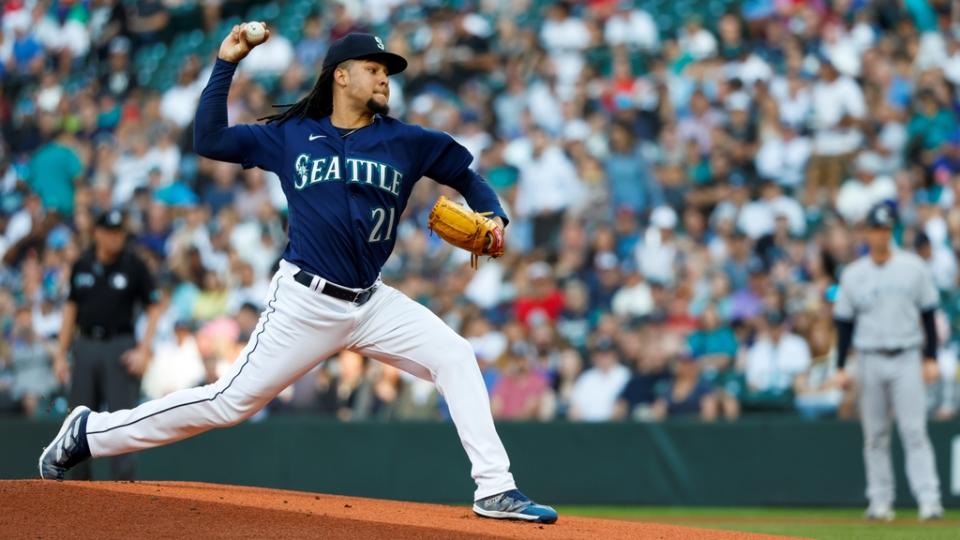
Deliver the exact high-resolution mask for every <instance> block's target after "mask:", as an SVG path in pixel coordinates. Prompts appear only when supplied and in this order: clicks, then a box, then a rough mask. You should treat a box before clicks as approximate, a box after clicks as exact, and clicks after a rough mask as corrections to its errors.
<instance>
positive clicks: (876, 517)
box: [863, 506, 896, 522]
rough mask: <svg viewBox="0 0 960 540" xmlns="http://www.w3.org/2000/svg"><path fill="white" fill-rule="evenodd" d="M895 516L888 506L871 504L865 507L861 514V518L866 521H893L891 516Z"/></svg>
mask: <svg viewBox="0 0 960 540" xmlns="http://www.w3.org/2000/svg"><path fill="white" fill-rule="evenodd" d="M894 517H896V514H894V512H893V510H892V509H890V507H889V506H885V507H881V506H877V507H874V506H871V507H870V508H867V511H866V512H864V514H863V519H865V520H867V521H886V522H890V521H893V518H894Z"/></svg>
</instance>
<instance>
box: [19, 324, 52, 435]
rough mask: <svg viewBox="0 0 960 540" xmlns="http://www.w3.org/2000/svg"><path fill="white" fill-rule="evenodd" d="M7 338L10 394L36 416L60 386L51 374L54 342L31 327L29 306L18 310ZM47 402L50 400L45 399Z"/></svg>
mask: <svg viewBox="0 0 960 540" xmlns="http://www.w3.org/2000/svg"><path fill="white" fill-rule="evenodd" d="M11 338H12V339H11V341H10V365H11V368H12V370H11V371H12V375H13V377H12V384H11V387H10V396H11V398H12V399H13V401H15V402H18V403H19V404H20V407H21V409H22V410H23V412H24V414H26V415H27V416H30V417H32V416H36V415H38V414H39V413H40V412H41V411H40V407H41V405H43V404H44V401H45V400H50V398H51V394H52V392H53V391H54V390H56V389H57V387H58V386H59V385H58V383H57V379H56V377H54V375H53V369H52V360H53V353H54V344H53V342H51V341H46V340H44V339H42V337H41V336H40V335H38V334H37V332H36V331H34V329H33V322H32V317H31V314H30V310H29V309H28V308H27V307H26V306H24V307H21V308H20V309H18V310H17V312H16V315H15V318H14V323H13V329H12V330H11ZM47 403H48V406H49V401H47Z"/></svg>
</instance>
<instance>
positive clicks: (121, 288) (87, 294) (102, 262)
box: [54, 210, 160, 480]
mask: <svg viewBox="0 0 960 540" xmlns="http://www.w3.org/2000/svg"><path fill="white" fill-rule="evenodd" d="M154 291H155V287H154V281H153V277H152V276H151V275H150V272H149V270H148V269H147V265H146V264H145V263H144V262H143V261H142V260H141V259H140V258H139V257H138V256H137V255H136V254H134V253H133V252H132V251H131V250H130V249H129V248H128V246H127V233H126V230H125V226H124V214H123V212H121V211H120V210H110V211H108V212H105V213H104V214H102V215H100V216H99V217H98V218H97V221H96V226H95V228H94V233H93V247H92V248H91V249H89V250H87V251H86V252H85V253H84V254H83V255H81V256H80V258H79V259H78V260H77V261H76V262H75V263H74V264H73V268H72V271H71V273H70V294H69V296H68V297H67V303H66V306H64V309H63V326H62V327H61V329H60V340H59V348H58V349H57V355H56V358H55V359H54V370H55V372H56V374H57V377H58V378H59V379H60V381H61V382H62V383H64V384H66V383H67V382H68V381H69V383H70V390H69V395H68V399H69V401H70V406H71V407H76V406H77V405H86V406H88V407H90V408H91V409H93V410H95V411H116V410H121V409H130V408H133V407H135V406H136V405H137V401H138V399H139V397H140V377H141V376H142V375H143V372H144V370H145V369H146V367H147V364H148V363H149V362H150V358H151V343H152V341H153V335H154V332H155V331H156V327H157V319H158V318H159V315H160V313H159V311H160V310H159V309H158V308H157V306H156V304H155V303H154V300H155V296H156V295H155V292H154ZM138 308H140V309H143V310H145V311H146V314H147V327H146V331H145V332H144V335H143V337H142V339H141V340H140V342H139V343H138V342H137V340H136V338H135V337H134V333H133V327H134V321H135V320H136V316H137V313H138ZM71 345H72V347H71ZM68 352H70V353H72V354H71V355H70V356H71V357H72V363H71V362H68V359H67V358H68ZM131 458H132V454H130V455H126V456H119V457H116V458H113V459H112V463H111V476H112V478H113V479H114V480H132V479H133V477H134V473H135V463H134V461H133V459H131ZM90 476H91V471H90V465H89V462H87V463H85V464H81V465H78V466H77V467H76V468H75V469H74V474H73V478H74V479H75V480H89V479H90Z"/></svg>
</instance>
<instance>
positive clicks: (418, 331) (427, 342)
mask: <svg viewBox="0 0 960 540" xmlns="http://www.w3.org/2000/svg"><path fill="white" fill-rule="evenodd" d="M378 297H379V298H378ZM368 306H369V307H368ZM364 307H367V308H368V309H369V312H368V313H369V315H368V316H366V317H365V318H364V320H363V322H362V324H361V325H360V326H358V328H357V330H356V331H355V333H354V340H353V341H354V346H353V349H354V350H356V351H357V352H359V353H361V354H364V355H366V356H370V357H372V358H375V359H377V360H380V361H381V362H384V363H387V364H390V365H393V366H395V367H397V368H399V369H402V370H404V371H407V372H409V373H412V374H414V375H416V376H418V377H420V378H423V379H427V380H432V381H434V382H435V383H436V385H437V389H438V390H439V392H440V393H441V394H442V395H443V396H444V398H445V399H446V401H447V404H448V406H449V408H450V416H451V418H453V423H454V424H455V425H456V428H457V433H458V434H459V436H460V442H461V443H462V444H463V448H464V450H466V452H467V457H469V458H470V463H471V465H472V467H471V475H472V476H473V479H474V481H475V482H476V484H477V490H476V492H475V494H474V499H475V500H479V499H482V498H485V497H488V496H491V495H496V494H498V493H502V492H504V491H507V490H511V489H515V488H516V484H515V482H514V480H513V475H512V474H510V460H509V458H508V457H507V452H506V450H505V449H504V448H503V443H502V442H501V441H500V436H499V435H497V430H496V428H495V427H494V425H493V415H492V414H491V412H490V397H489V395H488V394H487V389H486V387H485V386H484V384H483V377H482V376H481V375H480V368H479V366H478V365H477V359H476V357H475V356H474V353H473V348H472V347H471V346H470V344H469V343H468V342H467V340H465V339H463V338H462V337H460V336H458V335H457V334H456V332H454V331H453V330H452V329H451V328H450V327H449V326H447V325H446V324H444V323H443V321H441V320H440V319H439V318H438V317H437V316H436V315H434V314H433V312H431V311H430V310H428V309H427V308H425V307H423V306H422V305H420V304H418V303H416V302H414V301H413V300H410V299H409V298H407V297H406V296H405V295H403V294H402V293H400V292H399V291H397V290H396V289H393V288H392V287H388V286H382V287H381V288H380V290H378V291H377V292H376V294H375V295H374V299H372V300H371V301H370V303H369V304H368V305H367V306H364Z"/></svg>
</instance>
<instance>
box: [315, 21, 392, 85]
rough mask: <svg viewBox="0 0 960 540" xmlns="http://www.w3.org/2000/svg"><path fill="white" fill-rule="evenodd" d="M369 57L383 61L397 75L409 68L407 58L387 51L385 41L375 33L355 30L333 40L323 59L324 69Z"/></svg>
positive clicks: (389, 70)
mask: <svg viewBox="0 0 960 540" xmlns="http://www.w3.org/2000/svg"><path fill="white" fill-rule="evenodd" d="M363 58H369V59H371V60H377V61H379V62H383V64H384V65H385V66H387V72H388V73H389V74H390V75H395V74H397V73H400V72H401V71H403V70H405V69H407V60H406V59H405V58H404V57H402V56H400V55H399V54H394V53H392V52H387V51H386V50H385V49H384V46H383V41H381V40H380V38H378V37H377V36H374V35H373V34H363V33H360V32H354V33H351V34H347V35H345V36H343V37H342V38H340V39H338V40H336V41H334V42H333V44H332V45H330V49H329V50H328V51H327V56H326V58H324V59H323V69H328V68H332V67H336V66H337V64H339V63H341V62H346V61H347V60H359V59H363Z"/></svg>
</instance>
